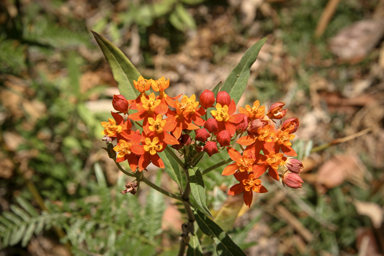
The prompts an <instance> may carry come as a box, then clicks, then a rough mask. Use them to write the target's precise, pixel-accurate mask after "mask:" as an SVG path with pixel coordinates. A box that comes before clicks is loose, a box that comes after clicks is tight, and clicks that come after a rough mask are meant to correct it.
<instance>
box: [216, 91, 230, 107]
mask: <svg viewBox="0 0 384 256" xmlns="http://www.w3.org/2000/svg"><path fill="white" fill-rule="evenodd" d="M216 103H220V105H221V106H224V105H227V106H229V104H231V96H229V94H228V93H227V92H225V91H221V92H219V93H218V94H217V96H216Z"/></svg>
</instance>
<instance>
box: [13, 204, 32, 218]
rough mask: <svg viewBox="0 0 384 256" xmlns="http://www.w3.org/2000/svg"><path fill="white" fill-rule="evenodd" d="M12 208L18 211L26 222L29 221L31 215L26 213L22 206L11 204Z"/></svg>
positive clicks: (15, 211)
mask: <svg viewBox="0 0 384 256" xmlns="http://www.w3.org/2000/svg"><path fill="white" fill-rule="evenodd" d="M10 208H11V210H12V211H13V212H14V213H16V214H17V215H18V216H19V217H20V218H22V219H23V220H24V221H25V222H28V221H29V219H30V217H29V216H28V214H26V213H25V212H24V211H23V210H22V209H21V208H20V207H18V206H17V205H11V206H10Z"/></svg>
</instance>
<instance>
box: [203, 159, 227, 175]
mask: <svg viewBox="0 0 384 256" xmlns="http://www.w3.org/2000/svg"><path fill="white" fill-rule="evenodd" d="M232 161H233V160H232V159H231V158H228V159H226V160H223V161H220V162H218V163H217V164H214V165H212V166H211V167H208V168H207V169H205V170H204V171H202V175H204V174H207V173H209V172H210V171H213V170H215V169H216V168H219V167H220V166H223V165H225V164H228V163H230V162H232Z"/></svg>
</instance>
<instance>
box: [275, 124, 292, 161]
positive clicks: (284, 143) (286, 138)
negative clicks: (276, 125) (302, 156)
mask: <svg viewBox="0 0 384 256" xmlns="http://www.w3.org/2000/svg"><path fill="white" fill-rule="evenodd" d="M294 138H295V135H294V134H290V132H289V129H287V130H284V131H282V130H278V131H277V133H276V138H275V150H276V152H278V151H279V150H280V149H281V151H283V152H284V154H286V155H287V156H297V154H296V152H295V151H294V150H293V148H292V147H291V146H292V143H291V140H292V139H294Z"/></svg>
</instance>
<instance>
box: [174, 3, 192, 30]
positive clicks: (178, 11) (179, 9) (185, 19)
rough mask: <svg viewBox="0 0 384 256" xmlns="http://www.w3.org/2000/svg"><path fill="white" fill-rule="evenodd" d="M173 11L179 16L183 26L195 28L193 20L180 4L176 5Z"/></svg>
mask: <svg viewBox="0 0 384 256" xmlns="http://www.w3.org/2000/svg"><path fill="white" fill-rule="evenodd" d="M175 12H176V14H177V15H178V16H179V18H180V20H181V21H182V22H183V23H184V24H185V28H187V29H188V28H189V29H196V22H195V20H194V19H193V17H192V15H191V14H190V13H189V12H188V11H187V10H186V9H185V7H184V6H183V5H182V4H178V5H176V8H175Z"/></svg>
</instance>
